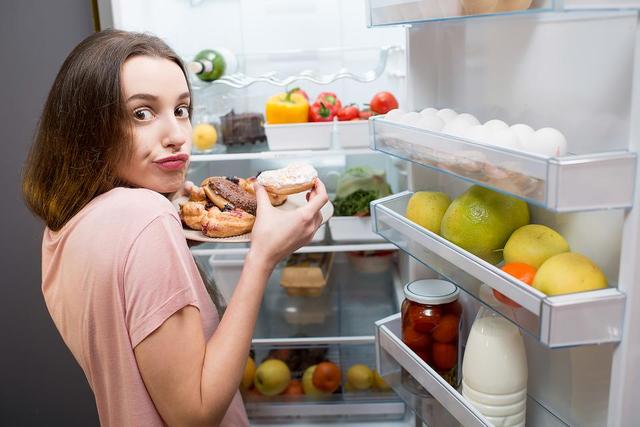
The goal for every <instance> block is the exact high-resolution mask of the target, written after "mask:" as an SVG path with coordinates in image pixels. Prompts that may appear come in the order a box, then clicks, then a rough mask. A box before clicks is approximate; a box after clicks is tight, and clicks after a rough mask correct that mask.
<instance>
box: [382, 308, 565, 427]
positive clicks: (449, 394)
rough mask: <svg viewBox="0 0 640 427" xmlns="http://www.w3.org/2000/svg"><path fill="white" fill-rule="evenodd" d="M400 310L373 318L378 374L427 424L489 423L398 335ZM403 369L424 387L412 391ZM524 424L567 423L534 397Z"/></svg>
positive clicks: (477, 426) (485, 426)
mask: <svg viewBox="0 0 640 427" xmlns="http://www.w3.org/2000/svg"><path fill="white" fill-rule="evenodd" d="M401 327H402V324H401V319H400V313H397V314H394V315H392V316H389V317H387V318H385V319H382V320H380V321H378V322H376V359H377V362H376V366H377V369H378V371H379V372H380V374H381V375H382V377H383V378H384V379H385V380H386V381H387V383H389V385H391V387H392V388H393V390H394V391H395V392H396V393H397V394H398V395H399V396H400V398H402V400H403V401H404V402H405V403H406V404H407V405H408V406H409V407H410V408H411V409H413V410H414V412H415V413H416V414H417V415H418V416H419V417H420V418H421V419H422V420H423V421H424V422H425V423H426V424H428V425H437V426H438V427H449V426H452V427H453V426H458V425H459V424H458V423H461V424H462V425H464V426H465V427H493V424H491V423H490V422H489V421H488V420H487V419H486V418H485V417H484V416H483V415H482V414H481V413H480V412H478V411H477V410H476V409H475V408H474V407H473V406H472V405H471V404H470V403H469V402H468V401H467V400H466V399H465V398H464V397H463V396H462V394H460V393H459V392H458V390H456V389H455V388H453V387H451V385H449V383H448V382H446V381H445V380H444V379H443V378H442V377H441V376H440V375H439V374H438V373H437V372H436V371H434V370H433V369H432V368H431V367H430V366H429V365H427V364H426V363H425V362H424V361H422V359H420V357H419V356H418V355H416V354H415V353H414V352H413V350H411V349H410V348H409V347H407V346H406V345H405V344H404V343H403V342H402V338H401V334H402V332H401ZM402 370H405V371H406V372H408V374H409V375H411V376H412V377H413V378H414V379H415V380H417V382H418V383H419V384H420V385H421V386H422V387H423V388H424V389H425V390H426V392H427V393H426V395H425V396H422V395H417V394H413V393H412V392H411V391H409V390H407V389H406V388H405V387H404V385H403V384H402V381H401V371H402ZM526 425H527V426H528V427H538V426H545V427H556V426H558V427H559V426H567V425H568V424H566V423H564V422H563V421H562V420H560V419H559V418H558V417H556V416H555V415H554V414H553V413H551V412H550V411H549V410H548V409H546V408H545V407H544V406H542V405H541V404H540V403H539V402H537V401H536V400H535V399H533V398H531V397H529V398H528V399H527V420H526Z"/></svg>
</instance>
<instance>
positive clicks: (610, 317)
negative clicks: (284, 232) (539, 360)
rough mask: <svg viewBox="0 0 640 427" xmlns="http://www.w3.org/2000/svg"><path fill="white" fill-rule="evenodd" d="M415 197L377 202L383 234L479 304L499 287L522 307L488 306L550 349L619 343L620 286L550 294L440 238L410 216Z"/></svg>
mask: <svg viewBox="0 0 640 427" xmlns="http://www.w3.org/2000/svg"><path fill="white" fill-rule="evenodd" d="M412 194H413V193H411V192H409V191H405V192H402V193H399V194H395V195H392V196H389V197H386V198H384V199H380V200H376V201H374V202H372V209H371V212H372V213H371V214H372V219H373V223H374V227H375V230H376V232H377V233H378V234H380V235H381V236H383V237H384V238H386V239H387V240H388V241H389V242H391V243H393V244H395V245H396V246H397V247H398V248H400V249H402V250H403V251H405V252H406V253H408V254H409V255H411V256H412V257H413V258H415V259H416V260H418V261H420V262H421V263H423V264H424V265H425V266H427V267H429V268H431V269H432V270H434V271H435V272H437V273H439V274H441V275H442V276H444V277H446V278H447V279H449V280H451V281H452V282H454V283H455V284H457V285H458V286H459V287H461V288H462V289H463V290H465V291H466V292H467V293H468V294H470V295H471V296H473V297H475V298H476V299H478V300H479V301H480V302H483V300H486V299H487V298H486V296H485V295H484V293H486V292H489V293H490V291H491V289H495V290H497V291H499V292H501V293H503V294H504V295H506V296H507V297H509V298H511V299H512V300H513V301H515V302H517V303H518V304H520V306H521V307H519V308H512V307H509V306H507V305H504V304H497V305H494V306H490V307H489V308H491V309H493V310H494V311H496V312H498V313H500V314H501V315H503V316H504V317H505V318H507V319H509V320H511V321H512V322H513V323H515V324H516V325H517V326H518V327H520V328H521V329H522V330H523V331H525V332H527V333H529V334H531V335H532V336H534V337H535V338H536V339H537V340H539V341H540V342H541V343H542V344H544V345H546V346H549V347H567V346H575V345H584V344H596V343H604V342H617V341H619V340H620V336H621V333H622V321H623V314H624V305H625V296H624V294H623V293H621V292H620V291H618V290H617V289H616V288H606V289H599V290H595V291H590V292H579V293H574V294H567V295H556V296H547V295H545V294H543V293H542V292H540V291H538V290H537V289H535V288H533V287H531V286H527V285H525V284H524V283H522V282H520V281H518V280H516V279H514V278H513V277H511V276H509V275H508V274H506V273H504V272H503V271H502V270H500V269H499V268H498V267H496V266H494V265H492V264H490V263H488V262H486V261H484V260H482V259H480V258H478V257H476V256H475V255H473V254H471V253H469V252H467V251H465V250H464V249H462V248H460V247H458V246H456V245H454V244H453V243H451V242H449V241H447V240H445V239H443V238H442V237H440V236H439V235H437V234H435V233H432V232H431V231H429V230H427V229H425V228H423V227H421V226H419V225H417V224H415V223H413V222H412V221H410V220H408V219H407V218H405V216H404V213H405V212H406V208H407V203H408V201H409V199H410V198H411V195H412Z"/></svg>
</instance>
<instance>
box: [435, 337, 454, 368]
mask: <svg viewBox="0 0 640 427" xmlns="http://www.w3.org/2000/svg"><path fill="white" fill-rule="evenodd" d="M431 354H432V355H433V364H434V365H435V367H436V370H438V371H448V370H449V369H451V368H453V367H454V366H456V362H457V360H458V349H457V348H456V346H455V345H453V344H443V343H440V342H435V343H433V347H432V351H431Z"/></svg>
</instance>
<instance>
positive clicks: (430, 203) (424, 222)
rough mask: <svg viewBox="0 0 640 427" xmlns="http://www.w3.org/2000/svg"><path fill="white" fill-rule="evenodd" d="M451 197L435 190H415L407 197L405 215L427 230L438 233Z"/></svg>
mask: <svg viewBox="0 0 640 427" xmlns="http://www.w3.org/2000/svg"><path fill="white" fill-rule="evenodd" d="M450 204H451V199H449V196H447V195H446V194H445V193H439V192H437V191H417V192H415V193H413V196H411V198H410V199H409V203H408V204H407V212H406V215H405V216H406V217H407V218H408V219H409V220H411V221H413V222H415V223H416V224H418V225H421V226H423V227H424V228H426V229H427V230H429V231H432V232H434V233H436V234H440V223H441V222H442V217H443V216H444V213H445V212H446V210H447V208H448V207H449V205H450Z"/></svg>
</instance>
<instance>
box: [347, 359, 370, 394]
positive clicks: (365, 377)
mask: <svg viewBox="0 0 640 427" xmlns="http://www.w3.org/2000/svg"><path fill="white" fill-rule="evenodd" d="M347 383H348V384H349V385H350V386H351V387H353V388H354V389H355V390H368V389H370V388H371V386H372V385H373V371H372V370H371V369H370V368H369V367H368V366H367V365H363V364H362V363H358V364H355V365H353V366H351V367H350V368H349V370H348V371H347Z"/></svg>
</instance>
